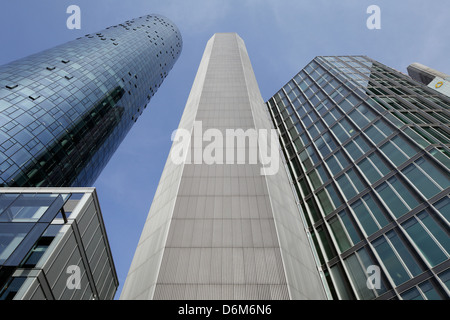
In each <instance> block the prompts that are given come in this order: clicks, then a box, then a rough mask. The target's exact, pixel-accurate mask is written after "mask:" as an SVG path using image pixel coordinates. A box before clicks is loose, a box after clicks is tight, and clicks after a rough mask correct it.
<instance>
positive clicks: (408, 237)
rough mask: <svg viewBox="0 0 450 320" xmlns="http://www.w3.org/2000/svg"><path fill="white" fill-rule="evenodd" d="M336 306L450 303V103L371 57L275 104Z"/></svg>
mask: <svg viewBox="0 0 450 320" xmlns="http://www.w3.org/2000/svg"><path fill="white" fill-rule="evenodd" d="M267 107H268V109H269V110H270V113H271V115H272V119H273V122H274V124H275V126H276V127H277V128H278V132H279V135H280V137H281V144H282V149H283V150H284V153H285V155H286V158H287V159H288V161H287V162H288V165H289V169H290V172H291V176H292V179H293V180H294V181H295V185H296V190H297V194H298V198H299V199H300V205H301V208H302V212H303V217H304V220H305V221H306V228H307V230H308V231H309V233H310V234H311V236H312V239H313V243H314V248H315V251H316V252H317V254H318V256H319V258H320V263H321V267H320V270H321V271H322V272H324V275H325V277H326V280H327V283H328V287H329V288H330V291H331V293H332V296H333V298H335V299H376V298H378V299H448V298H449V296H450V294H449V293H450V259H449V258H450V237H449V235H450V230H449V223H450V199H449V193H450V175H449V169H450V159H449V158H450V150H449V147H450V130H449V124H450V114H449V107H450V99H449V98H448V97H446V96H445V95H442V94H440V93H439V92H437V91H435V90H432V89H430V88H428V87H425V86H423V85H422V84H420V83H418V82H416V81H414V80H412V79H411V78H409V77H408V76H406V75H404V74H402V73H400V72H398V71H395V70H393V69H391V68H389V67H387V66H385V65H383V64H381V63H379V62H377V61H374V60H372V59H370V58H368V57H365V56H342V57H316V58H315V59H313V60H312V61H311V62H310V63H309V64H308V65H307V66H306V67H305V68H304V69H303V70H301V71H300V72H299V73H298V74H297V75H295V77H293V79H291V80H290V81H289V82H288V83H287V84H286V85H285V86H284V87H283V88H282V89H281V90H280V91H278V92H277V93H276V94H275V95H274V96H273V97H272V98H270V99H269V101H268V102H267Z"/></svg>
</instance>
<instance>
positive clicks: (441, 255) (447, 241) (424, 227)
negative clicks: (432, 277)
mask: <svg viewBox="0 0 450 320" xmlns="http://www.w3.org/2000/svg"><path fill="white" fill-rule="evenodd" d="M402 226H403V228H404V229H405V230H406V232H407V233H408V235H409V236H410V237H411V238H412V240H413V241H414V243H415V244H416V245H417V247H418V248H419V250H420V251H421V252H422V254H423V255H424V256H425V258H426V259H427V261H428V262H429V263H430V264H431V266H433V267H434V266H436V265H437V264H439V263H441V262H443V261H445V260H447V259H448V258H449V252H450V237H449V236H448V233H447V232H446V231H445V230H444V228H443V227H442V226H441V224H440V223H438V222H436V220H435V219H433V218H432V217H431V215H430V214H429V213H428V212H427V211H422V212H420V213H418V214H417V216H415V217H412V218H411V219H409V220H407V221H406V222H405V223H403V224H402Z"/></svg>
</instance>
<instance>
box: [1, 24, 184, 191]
mask: <svg viewBox="0 0 450 320" xmlns="http://www.w3.org/2000/svg"><path fill="white" fill-rule="evenodd" d="M181 48H182V40H181V35H180V33H179V31H178V29H177V28H176V26H175V25H174V24H172V23H171V22H170V21H169V20H167V19H166V18H164V17H161V16H156V15H152V16H144V17H140V18H137V19H133V20H130V21H126V22H125V23H123V24H119V25H116V26H112V27H109V28H107V29H105V30H103V31H101V32H98V33H96V34H88V35H86V36H84V37H81V38H78V39H76V40H74V41H71V42H68V43H66V44H63V45H60V46H57V47H55V48H52V49H49V50H46V51H43V52H41V53H37V54H34V55H31V56H29V57H26V58H23V59H20V60H17V61H14V62H11V63H9V64H6V65H4V66H1V67H0V185H2V186H71V185H73V186H88V185H91V184H92V183H93V182H94V181H95V179H96V178H97V176H98V175H99V173H100V171H101V170H102V169H103V167H104V166H105V165H106V162H107V161H108V160H109V158H110V157H111V156H112V154H113V153H114V151H115V150H116V149H117V147H118V145H119V144H120V142H121V141H122V140H123V138H124V137H125V135H126V133H127V132H128V130H129V129H130V128H131V126H132V125H133V123H134V122H135V121H136V120H137V118H138V117H139V115H140V114H141V113H142V112H143V109H145V107H146V105H147V103H148V102H149V101H150V99H151V97H152V96H153V95H154V94H155V92H156V90H157V89H158V88H159V86H160V85H161V83H162V82H163V80H164V78H165V77H166V76H167V74H168V72H169V70H170V69H171V68H172V66H173V64H174V63H175V61H176V60H177V58H178V56H179V54H180V51H181Z"/></svg>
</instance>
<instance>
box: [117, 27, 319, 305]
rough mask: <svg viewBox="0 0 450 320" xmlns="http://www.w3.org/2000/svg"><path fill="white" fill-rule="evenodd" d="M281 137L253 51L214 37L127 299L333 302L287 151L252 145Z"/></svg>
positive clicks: (235, 39) (224, 36) (233, 37)
mask: <svg viewBox="0 0 450 320" xmlns="http://www.w3.org/2000/svg"><path fill="white" fill-rule="evenodd" d="M272 128H273V126H272V124H271V120H270V115H269V114H268V112H267V109H266V107H265V105H264V101H263V99H262V97H261V94H260V92H259V89H258V85H257V82H256V79H255V76H254V73H253V70H252V66H251V63H250V59H249V57H248V54H247V51H246V48H245V44H244V42H243V41H242V39H241V38H240V37H239V36H238V35H237V34H235V33H219V34H215V35H214V36H213V37H212V38H211V39H210V40H209V42H208V44H207V45H206V49H205V51H204V54H203V58H202V60H201V63H200V66H199V69H198V72H197V75H196V77H195V80H194V84H193V86H192V90H191V93H190V95H189V98H188V100H187V103H186V107H185V110H184V113H183V116H182V118H181V121H180V125H179V131H178V132H180V131H181V132H182V133H183V132H184V133H187V135H188V137H190V140H189V141H188V144H187V149H188V150H189V151H190V153H184V156H185V158H184V160H185V161H181V162H177V161H178V158H177V156H178V151H179V149H178V147H179V140H178V138H179V136H178V135H175V140H174V144H173V145H172V149H171V154H170V156H169V159H168V160H167V162H166V166H165V168H164V171H163V173H162V177H161V180H160V183H159V185H158V189H157V191H156V194H155V196H154V200H153V203H152V206H151V208H150V212H149V215H148V218H147V221H146V223H145V226H144V229H143V231H142V234H141V238H140V241H139V244H138V247H137V249H136V252H135V255H134V258H133V261H132V264H131V267H130V270H129V273H128V276H127V279H126V281H125V284H124V287H123V290H122V294H121V299H261V300H264V299H325V298H326V294H325V290H324V286H323V283H322V281H321V279H320V276H319V272H318V271H317V265H316V262H315V259H314V256H313V253H312V250H311V247H310V243H309V238H308V235H307V233H306V232H305V230H304V228H303V225H302V222H301V216H300V214H299V211H298V207H297V204H296V201H295V192H294V190H293V186H292V185H291V183H290V180H289V176H288V174H287V171H286V170H285V164H284V162H283V159H282V157H281V155H280V153H279V146H278V143H275V144H273V143H270V144H269V146H266V145H265V144H264V139H261V140H258V141H257V142H258V143H253V144H252V142H251V141H253V142H255V140H253V139H254V138H255V137H256V135H258V136H259V135H261V136H264V133H267V132H269V133H272V131H271V129H272ZM178 132H177V134H178ZM269 136H270V134H269ZM177 137H178V138H177ZM223 138H224V139H226V142H225V141H224V140H223ZM266 138H267V137H266ZM229 139H231V140H229ZM266 140H270V141H271V142H273V140H271V139H270V138H268V139H266ZM274 140H275V142H277V141H278V137H277V136H276V135H275V139H274ZM247 142H248V143H247ZM265 142H267V141H265ZM265 147H267V149H268V150H265V151H269V152H268V153H267V152H264V148H265ZM212 150H213V151H212ZM264 153H265V154H266V155H267V154H270V155H271V157H270V160H271V161H266V160H267V159H265V160H264V161H263V160H261V159H263V158H262V157H261V158H260V156H262V155H264ZM255 155H257V156H258V157H255ZM256 158H258V161H253V160H255V159H256ZM251 159H252V160H251ZM269 164H270V166H269ZM272 169H273V170H272Z"/></svg>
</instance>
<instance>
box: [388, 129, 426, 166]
mask: <svg viewBox="0 0 450 320" xmlns="http://www.w3.org/2000/svg"><path fill="white" fill-rule="evenodd" d="M380 149H381V151H382V152H383V153H384V154H385V155H386V157H387V158H389V159H390V160H391V161H392V162H393V163H394V164H395V165H396V166H397V167H398V166H399V165H401V164H402V163H403V162H405V161H406V160H408V159H410V158H411V157H413V156H414V155H415V154H416V153H417V151H416V150H415V149H414V148H413V147H412V146H411V145H410V144H409V143H408V142H407V141H406V140H405V139H404V138H402V137H400V136H395V137H394V138H392V140H390V141H388V142H386V143H385V144H384V145H382V146H381V147H380Z"/></svg>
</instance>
